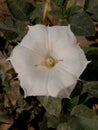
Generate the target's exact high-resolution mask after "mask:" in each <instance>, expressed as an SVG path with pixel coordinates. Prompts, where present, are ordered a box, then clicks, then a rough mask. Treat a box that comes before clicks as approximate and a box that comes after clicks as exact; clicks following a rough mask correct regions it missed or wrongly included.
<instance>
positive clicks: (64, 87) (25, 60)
mask: <svg viewBox="0 0 98 130" xmlns="http://www.w3.org/2000/svg"><path fill="white" fill-rule="evenodd" d="M10 61H11V63H12V65H13V67H14V68H15V71H16V72H17V73H18V77H19V79H20V84H21V87H22V88H23V90H24V92H25V97H26V96H38V95H42V96H52V97H69V96H70V94H71V92H72V90H73V89H74V87H75V85H76V83H77V80H78V78H79V76H80V75H81V73H82V72H83V70H84V69H85V68H86V66H87V64H88V61H87V59H86V57H85V55H84V52H83V51H82V50H81V49H80V47H79V45H78V44H77V41H76V38H75V36H74V34H73V33H72V31H71V30H70V27H69V26H53V27H48V26H47V27H46V26H44V25H35V26H29V31H28V33H27V35H26V36H25V37H24V38H23V40H22V41H21V43H20V44H19V45H17V46H16V47H15V48H14V50H13V52H12V55H11V56H10Z"/></svg>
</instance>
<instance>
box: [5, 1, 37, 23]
mask: <svg viewBox="0 0 98 130" xmlns="http://www.w3.org/2000/svg"><path fill="white" fill-rule="evenodd" d="M6 2H7V5H8V8H9V10H10V12H11V14H12V15H13V17H14V18H16V19H18V20H23V21H24V20H29V15H30V13H31V11H33V9H34V7H33V5H31V4H29V3H27V2H26V0H6Z"/></svg>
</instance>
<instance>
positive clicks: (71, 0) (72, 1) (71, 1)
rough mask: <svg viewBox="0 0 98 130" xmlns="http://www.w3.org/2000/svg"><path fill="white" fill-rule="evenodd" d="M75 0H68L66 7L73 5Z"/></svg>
mask: <svg viewBox="0 0 98 130" xmlns="http://www.w3.org/2000/svg"><path fill="white" fill-rule="evenodd" d="M76 2H77V0H69V1H68V3H67V6H66V9H68V8H70V7H72V6H75V5H76Z"/></svg>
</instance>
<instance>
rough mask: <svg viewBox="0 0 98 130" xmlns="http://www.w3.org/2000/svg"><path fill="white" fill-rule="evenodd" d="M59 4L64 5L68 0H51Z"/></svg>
mask: <svg viewBox="0 0 98 130" xmlns="http://www.w3.org/2000/svg"><path fill="white" fill-rule="evenodd" d="M51 1H53V2H54V3H55V4H57V5H58V6H63V5H64V4H65V2H66V1H67V0H51Z"/></svg>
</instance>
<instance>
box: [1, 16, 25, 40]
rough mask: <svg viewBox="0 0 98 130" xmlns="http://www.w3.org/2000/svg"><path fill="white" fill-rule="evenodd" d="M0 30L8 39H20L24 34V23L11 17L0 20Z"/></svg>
mask: <svg viewBox="0 0 98 130" xmlns="http://www.w3.org/2000/svg"><path fill="white" fill-rule="evenodd" d="M0 31H1V32H3V33H4V35H5V37H6V38H7V39H9V40H13V39H14V40H15V39H16V38H18V40H21V39H22V38H23V36H24V35H25V34H26V25H25V23H23V22H19V21H16V20H13V19H12V18H11V17H9V18H7V19H5V20H2V21H0Z"/></svg>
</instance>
